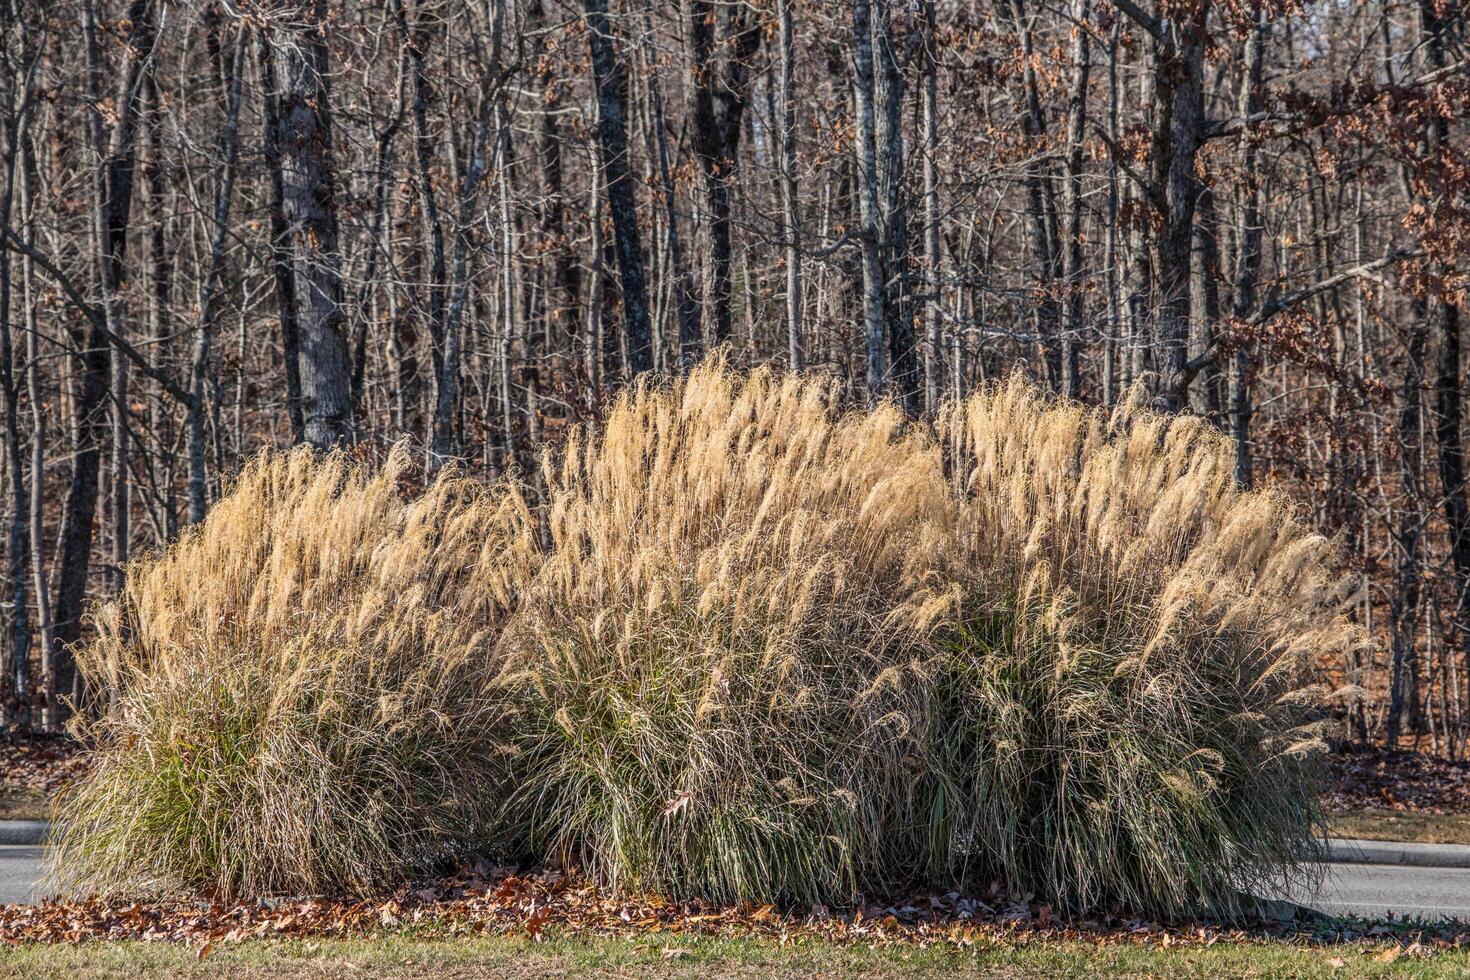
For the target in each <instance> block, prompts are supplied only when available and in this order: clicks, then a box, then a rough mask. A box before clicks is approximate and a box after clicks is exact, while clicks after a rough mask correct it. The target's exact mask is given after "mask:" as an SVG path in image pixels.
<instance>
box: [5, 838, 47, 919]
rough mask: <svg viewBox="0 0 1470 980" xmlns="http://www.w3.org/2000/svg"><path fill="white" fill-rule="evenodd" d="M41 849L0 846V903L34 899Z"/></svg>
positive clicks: (39, 872)
mask: <svg viewBox="0 0 1470 980" xmlns="http://www.w3.org/2000/svg"><path fill="white" fill-rule="evenodd" d="M43 850H44V849H43V848H40V847H16V846H14V845H8V846H0V905H7V904H10V903H12V902H29V901H33V900H34V899H35V897H36V896H35V890H36V881H37V879H39V878H40V877H41V855H42V852H43Z"/></svg>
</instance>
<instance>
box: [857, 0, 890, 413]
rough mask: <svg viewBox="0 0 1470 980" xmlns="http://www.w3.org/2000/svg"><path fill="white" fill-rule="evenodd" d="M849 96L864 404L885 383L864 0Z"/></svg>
mask: <svg viewBox="0 0 1470 980" xmlns="http://www.w3.org/2000/svg"><path fill="white" fill-rule="evenodd" d="M852 68H853V72H852V74H853V78H852V84H853V93H854V100H855V101H854V104H855V109H854V111H855V114H856V126H857V139H856V141H855V142H856V144H857V165H858V173H857V184H858V187H857V191H858V212H859V216H860V220H861V223H862V237H861V239H860V242H859V245H860V249H861V252H862V268H863V327H864V331H863V332H864V337H865V339H866V342H867V354H868V357H867V365H868V372H867V377H868V403H869V404H874V403H876V402H877V401H878V400H879V399H880V398H882V397H883V395H884V392H885V390H886V388H887V384H888V357H887V355H888V351H887V349H886V346H885V343H884V341H885V339H886V338H885V336H884V327H885V326H886V324H887V320H888V314H887V309H886V308H887V302H886V300H887V288H886V281H885V278H884V275H883V259H882V248H883V234H882V230H881V228H880V227H879V220H880V217H879V210H878V172H877V171H878V161H877V156H878V153H877V143H876V140H877V134H876V128H877V127H876V124H875V121H874V106H873V93H874V78H873V28H872V7H871V6H870V4H869V2H868V0H853V3H852Z"/></svg>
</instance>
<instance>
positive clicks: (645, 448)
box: [508, 364, 950, 901]
mask: <svg viewBox="0 0 1470 980" xmlns="http://www.w3.org/2000/svg"><path fill="white" fill-rule="evenodd" d="M836 402H837V399H836V395H835V391H834V390H833V389H832V388H831V386H830V385H828V384H827V383H826V382H824V381H820V380H812V379H805V378H796V377H783V376H780V375H777V374H775V373H773V372H770V371H758V372H756V373H755V374H753V375H751V376H748V377H746V376H741V375H738V374H736V373H734V372H731V371H728V370H726V369H724V368H723V367H722V366H720V365H718V364H716V365H709V366H706V367H703V368H701V369H700V370H698V371H695V372H694V373H693V374H691V375H690V376H689V377H688V378H686V379H683V380H680V381H676V382H674V383H672V384H671V385H669V386H667V387H655V386H650V385H643V386H639V387H637V388H636V389H635V390H633V391H632V392H631V393H629V394H627V395H625V396H624V397H623V398H621V399H620V400H619V401H618V403H617V404H616V405H615V406H614V407H613V409H612V410H611V412H610V413H609V414H608V416H607V418H606V420H605V424H604V425H603V426H602V429H601V432H600V433H599V434H598V435H597V436H592V435H590V434H585V433H583V434H579V435H577V436H574V437H573V439H572V440H571V442H570V443H569V445H568V446H567V447H566V449H565V451H564V452H563V453H561V454H560V456H559V458H558V459H556V461H555V462H550V461H549V462H548V465H547V472H546V479H547V483H548V485H549V487H550V507H549V525H550V532H551V538H552V541H553V544H552V547H551V549H550V552H549V554H548V556H547V558H546V561H545V562H544V564H543V565H542V566H541V568H540V572H539V574H538V576H537V577H536V579H535V581H534V582H533V583H531V585H530V586H529V587H528V588H527V590H526V593H525V596H524V598H523V601H522V604H521V608H520V610H519V611H518V613H517V616H516V619H515V622H514V624H513V628H512V630H511V631H510V632H509V633H508V640H509V641H510V643H511V645H512V649H513V653H512V654H511V659H512V661H513V662H514V663H515V664H517V665H518V668H519V669H518V673H517V675H515V676H516V678H517V680H519V681H520V682H521V687H520V690H521V691H522V692H523V694H524V696H525V701H524V704H525V711H524V714H525V716H526V717H528V718H532V717H534V718H536V719H538V721H537V723H536V725H535V727H533V728H530V729H527V730H525V731H523V736H524V739H523V743H524V747H525V756H526V758H527V759H528V760H531V761H532V765H531V767H530V769H529V770H528V771H527V773H526V774H525V777H524V779H523V781H522V784H521V793H520V798H519V800H518V802H517V805H516V808H517V810H518V811H520V812H524V813H526V814H528V815H529V816H530V819H531V822H532V823H531V831H532V846H533V849H534V850H535V851H536V852H537V853H543V854H544V853H551V854H555V855H558V856H561V857H564V858H569V859H573V860H576V861H578V862H580V863H581V864H583V865H585V866H587V867H589V868H590V869H592V870H593V871H594V872H595V873H597V874H599V875H600V876H601V877H603V878H605V879H607V880H610V881H612V882H613V883H617V884H626V885H630V886H634V887H637V888H643V889H653V890H658V891H663V892H669V893H672V894H675V895H679V896H687V895H699V896H704V897H707V898H713V899H716V900H737V899H744V898H759V899H773V900H774V899H798V900H803V901H818V900H831V899H832V897H833V896H846V897H850V896H851V895H852V894H853V893H854V891H855V889H857V888H859V887H862V886H863V885H864V884H865V883H870V882H873V881H877V880H884V879H886V878H888V877H889V876H890V874H891V872H892V870H893V868H894V867H895V864H894V861H893V857H894V855H893V854H892V852H891V847H890V839H889V838H890V831H891V828H892V826H893V824H894V822H895V820H896V819H897V816H898V813H899V811H900V810H901V809H902V807H903V802H902V801H903V799H904V797H905V795H906V794H907V792H908V787H909V785H910V784H911V783H912V781H913V779H914V778H916V776H917V775H918V774H919V773H920V772H921V771H922V767H923V756H924V743H923V739H922V734H923V733H922V726H923V705H922V698H921V695H920V693H919V692H918V691H917V689H915V688H914V687H913V685H910V684H908V683H906V682H905V681H906V677H898V676H890V675H902V674H904V673H905V672H906V671H907V670H908V665H909V664H908V662H909V659H910V658H911V657H914V656H918V655H920V646H921V641H920V638H919V637H917V636H915V635H913V634H912V632H911V631H910V630H908V629H907V628H906V626H905V625H904V624H905V622H906V621H907V619H908V618H910V617H911V616H912V615H913V613H914V612H916V611H917V610H918V609H919V608H922V605H923V603H924V601H925V599H926V598H927V597H928V596H929V595H930V593H931V592H932V590H933V589H934V588H935V587H937V586H939V585H941V583H938V582H933V581H930V576H929V574H928V572H929V570H930V567H931V565H932V562H931V560H930V558H929V555H930V553H931V552H933V551H934V550H936V549H939V548H942V547H943V542H942V540H940V537H939V535H941V534H942V532H943V529H944V519H945V515H946V514H947V513H948V511H949V509H950V508H949V503H950V494H949V491H948V489H947V487H946V486H945V484H944V481H943V479H942V474H941V460H940V455H939V452H938V449H937V447H936V446H935V445H934V443H933V441H932V440H931V439H929V438H927V437H926V436H925V434H924V433H923V432H922V431H921V430H917V429H913V428H911V427H908V426H906V425H905V423H904V422H903V420H902V418H901V417H900V415H899V414H898V413H896V412H895V411H894V410H892V409H891V408H885V409H881V410H879V411H877V412H875V413H872V414H844V413H842V412H839V411H838V409H837V407H836Z"/></svg>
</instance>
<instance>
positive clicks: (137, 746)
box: [52, 450, 532, 894]
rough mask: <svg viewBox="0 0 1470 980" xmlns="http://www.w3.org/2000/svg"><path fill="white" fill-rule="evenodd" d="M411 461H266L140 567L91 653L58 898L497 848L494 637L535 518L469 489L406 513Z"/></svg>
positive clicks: (251, 883) (322, 878) (187, 888)
mask: <svg viewBox="0 0 1470 980" xmlns="http://www.w3.org/2000/svg"><path fill="white" fill-rule="evenodd" d="M404 469H405V458H404V457H403V456H402V455H401V454H397V453H396V454H395V455H394V456H393V457H392V459H391V460H390V461H389V462H388V464H387V465H386V466H384V467H383V468H382V469H381V470H380V471H379V472H378V473H377V474H376V475H373V474H369V473H368V472H367V471H366V470H365V469H364V468H362V467H360V466H358V465H355V464H351V463H349V462H348V461H347V460H346V459H344V458H343V457H341V456H339V455H333V456H328V457H326V458H323V459H314V458H313V457H312V456H311V455H310V454H308V453H307V452H306V451H304V450H299V451H296V452H292V453H289V454H276V455H265V456H262V457H260V458H258V459H257V460H255V461H254V462H252V463H251V464H250V465H248V466H247V467H246V468H245V470H244V472H243V473H242V474H241V475H240V477H239V478H238V480H236V482H235V484H234V486H233V488H232V489H231V491H230V492H229V493H228V494H227V495H226V496H225V497H224V499H223V500H221V501H220V503H219V504H218V505H217V506H216V507H215V508H214V509H213V510H212V511H211V512H210V514H209V517H208V519H207V520H205V521H204V522H203V524H201V525H200V526H199V527H197V528H195V529H193V530H191V531H189V532H187V533H186V534H185V535H184V536H183V537H182V538H181V539H180V540H179V541H178V542H177V543H176V544H174V545H173V546H172V547H170V548H169V549H168V550H167V551H166V552H164V553H162V554H159V555H156V556H153V557H150V558H146V559H143V560H141V561H139V562H136V563H135V564H133V565H132V566H131V567H130V568H129V571H128V580H127V587H126V589H125V590H124V591H123V593H122V594H121V596H120V597H119V598H118V599H117V600H116V601H114V602H111V603H108V604H106V605H104V606H102V607H101V608H99V609H98V610H97V611H96V612H95V616H94V619H95V623H96V629H97V638H96V640H95V641H94V642H92V643H91V644H90V645H88V646H87V647H86V648H84V649H83V650H81V651H80V653H79V656H78V663H79V666H80V668H81V670H82V672H83V674H84V675H85V677H86V679H87V684H88V688H89V690H91V691H93V692H95V693H96V695H97V696H98V697H100V698H102V699H104V702H105V703H103V704H100V705H96V706H94V707H95V708H96V716H95V720H93V721H91V722H87V723H84V725H83V732H84V734H86V735H87V736H88V737H89V738H91V739H93V740H95V741H96V743H97V746H98V749H97V754H96V759H95V762H94V764H93V766H92V769H91V771H90V773H89V774H88V776H87V777H86V778H85V779H84V780H83V781H82V782H81V783H80V784H79V785H78V786H76V787H75V788H74V789H73V790H72V791H71V792H69V793H68V794H66V795H65V796H64V797H63V798H62V800H61V803H60V809H59V818H60V827H61V831H60V836H59V839H58V840H57V846H56V848H55V851H54V858H53V864H52V868H53V875H54V879H55V883H56V884H57V885H59V886H62V887H64V888H66V889H68V890H71V891H74V892H99V893H117V892H124V891H126V892H128V893H132V894H136V893H140V892H142V893H154V892H158V893H177V892H205V893H212V892H222V893H226V894H268V893H275V892H290V893H298V894H299V893H315V892H326V891H335V890H341V889H363V888H372V887H379V886H382V885H384V884H386V883H391V882H393V881H396V880H398V879H400V878H402V877H403V876H404V875H406V874H409V873H411V872H414V871H421V870H424V869H426V868H428V867H430V866H431V865H432V863H433V862H434V861H435V860H437V859H439V858H441V857H446V856H452V855H454V854H462V853H466V852H468V851H470V850H473V849H477V848H479V847H481V846H483V845H484V844H485V843H486V841H487V838H488V836H489V834H490V833H491V831H492V827H491V824H490V822H489V817H490V811H489V810H488V809H487V807H486V805H485V804H486V801H487V800H493V799H495V798H496V797H497V796H498V795H499V794H502V793H503V792H504V791H505V789H506V783H505V780H506V774H507V771H508V770H507V760H508V756H507V754H506V753H507V751H508V749H507V746H506V745H505V743H504V740H503V738H504V734H505V732H506V730H507V728H508V726H511V725H513V724H514V718H513V715H512V713H511V711H510V710H509V709H508V708H507V707H506V706H505V705H504V704H502V702H501V701H500V700H498V699H497V698H496V697H495V695H494V693H493V691H492V690H491V684H490V678H491V677H492V676H493V668H494V644H495V640H496V636H497V633H498V630H499V628H500V625H501V623H502V621H503V619H504V616H505V614H506V612H507V610H508V608H509V607H510V606H511V605H512V603H513V599H514V588H515V582H514V570H515V569H518V568H521V567H522V566H523V565H524V563H525V562H526V561H528V560H529V559H530V557H531V553H532V548H531V534H530V529H531V523H530V515H529V513H528V512H527V511H526V509H525V507H524V505H523V504H522V503H521V499H520V497H519V495H518V493H517V491H516V490H515V489H514V488H513V487H510V486H495V487H488V488H487V487H484V486H482V485H480V484H479V483H476V482H474V481H470V480H467V479H463V478H459V477H454V476H449V477H445V478H442V479H440V480H438V481H436V482H435V483H434V484H433V485H432V486H431V487H430V488H429V490H428V491H427V492H426V493H425V494H423V495H422V496H420V497H418V498H417V499H414V500H406V499H404V498H403V497H402V496H401V495H400V493H399V491H398V489H397V487H396V484H397V481H398V479H399V478H400V476H401V475H402V474H403V472H404Z"/></svg>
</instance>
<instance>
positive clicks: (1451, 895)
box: [0, 846, 1470, 919]
mask: <svg viewBox="0 0 1470 980" xmlns="http://www.w3.org/2000/svg"><path fill="white" fill-rule="evenodd" d="M44 851H45V849H44V848H41V847H19V846H0V905H4V904H7V903H11V902H30V901H35V899H36V898H37V894H36V883H37V881H38V880H39V879H40V875H41V859H42V856H43V854H44ZM1270 897H1272V898H1289V899H1290V900H1291V901H1293V902H1296V903H1297V904H1298V905H1305V906H1307V907H1309V908H1313V909H1316V910H1317V911H1319V912H1324V913H1326V914H1328V915H1357V916H1363V917H1365V918H1373V919H1376V918H1382V917H1384V916H1387V915H1389V914H1392V915H1397V916H1411V917H1415V918H1424V919H1470V868H1424V867H1404V866H1397V865H1380V864H1333V865H1328V866H1327V875H1326V878H1325V879H1324V880H1323V882H1322V884H1321V886H1320V887H1319V888H1317V889H1316V890H1315V891H1312V890H1308V889H1306V888H1302V887H1296V888H1290V889H1288V890H1287V893H1286V894H1285V895H1280V896H1275V895H1273V896H1270Z"/></svg>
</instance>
